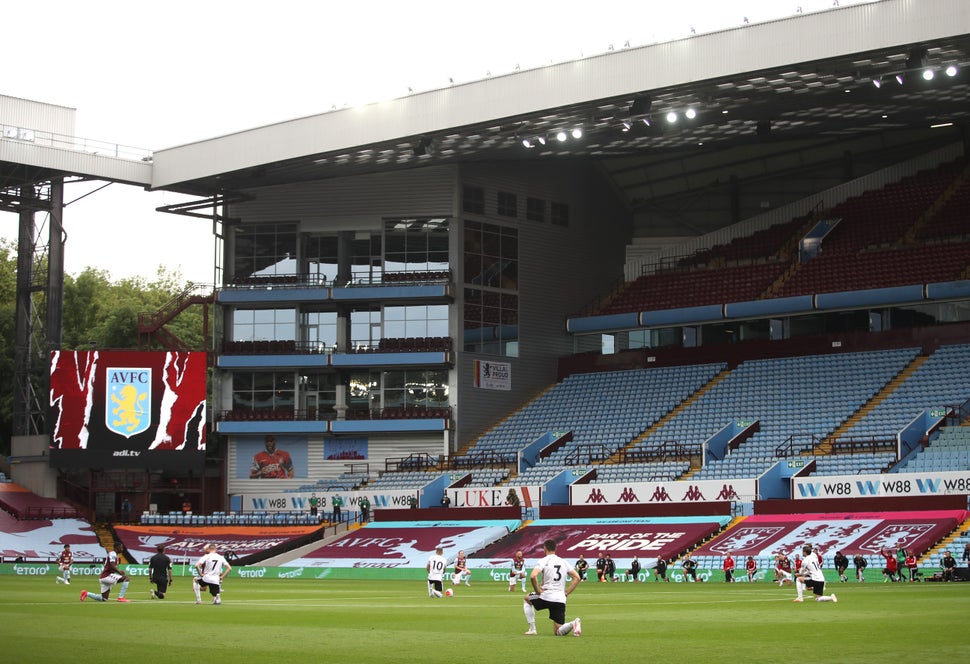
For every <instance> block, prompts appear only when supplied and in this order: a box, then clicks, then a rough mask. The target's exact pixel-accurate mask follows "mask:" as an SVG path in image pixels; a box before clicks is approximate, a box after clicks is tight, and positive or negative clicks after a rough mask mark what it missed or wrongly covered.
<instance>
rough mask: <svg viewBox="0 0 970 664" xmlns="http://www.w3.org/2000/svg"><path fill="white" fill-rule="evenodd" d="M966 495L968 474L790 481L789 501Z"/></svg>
mask: <svg viewBox="0 0 970 664" xmlns="http://www.w3.org/2000/svg"><path fill="white" fill-rule="evenodd" d="M968 493H970V471H957V472H936V473H932V472H931V473H892V474H890V475H831V476H824V477H819V476H814V475H813V476H811V477H805V478H800V477H796V478H792V498H795V499H799V500H800V499H814V498H873V497H879V498H889V497H894V496H948V495H953V494H968Z"/></svg>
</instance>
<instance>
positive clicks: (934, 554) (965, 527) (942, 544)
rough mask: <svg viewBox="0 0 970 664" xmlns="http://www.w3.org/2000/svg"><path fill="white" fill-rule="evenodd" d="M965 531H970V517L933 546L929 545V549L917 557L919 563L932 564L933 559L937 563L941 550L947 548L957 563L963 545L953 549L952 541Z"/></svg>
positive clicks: (941, 554)
mask: <svg viewBox="0 0 970 664" xmlns="http://www.w3.org/2000/svg"><path fill="white" fill-rule="evenodd" d="M967 531H970V518H968V519H967V520H966V521H964V522H963V523H961V524H960V525H959V526H957V527H956V528H955V529H953V531H952V532H951V533H950V534H949V535H947V536H946V537H944V538H943V539H941V540H940V541H939V542H937V544H936V545H935V546H933V547H931V548H930V549H929V551H927V552H926V553H924V554H923V555H922V556H921V557H920V559H919V563H920V565H923V564H926V565H933V564H934V561H935V562H936V563H938V562H939V560H940V558H941V557H942V556H943V552H944V551H946V550H947V549H949V550H950V553H952V554H953V557H954V558H956V559H957V563H958V564H959V562H960V556H962V555H963V547H959V549H955V548H954V544H953V541H954V540H955V539H956V538H957V537H960V536H961V535H962V534H963V533H965V532H967Z"/></svg>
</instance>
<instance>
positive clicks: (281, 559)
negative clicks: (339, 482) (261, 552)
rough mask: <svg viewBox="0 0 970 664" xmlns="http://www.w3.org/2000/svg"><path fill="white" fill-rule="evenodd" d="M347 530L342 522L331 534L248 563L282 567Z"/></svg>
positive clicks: (347, 526)
mask: <svg viewBox="0 0 970 664" xmlns="http://www.w3.org/2000/svg"><path fill="white" fill-rule="evenodd" d="M354 525H355V527H356V528H360V527H361V526H359V525H357V524H354ZM348 530H351V527H350V524H344V526H343V527H340V528H337V532H335V533H334V534H333V535H329V536H327V537H322V538H320V539H318V540H316V541H313V542H310V543H309V544H304V545H303V546H300V547H297V548H295V549H293V550H292V551H286V552H284V553H281V554H279V555H276V556H270V557H269V558H265V559H263V560H260V561H259V562H255V563H250V564H251V565H265V566H267V567H284V566H286V563H288V562H290V561H291V560H296V559H297V558H302V557H303V556H305V555H306V554H308V553H310V552H312V551H316V550H317V549H319V548H320V547H321V546H326V545H327V544H330V542H333V541H334V540H337V539H339V538H341V537H343V536H344V535H345V534H346V533H347V531H348Z"/></svg>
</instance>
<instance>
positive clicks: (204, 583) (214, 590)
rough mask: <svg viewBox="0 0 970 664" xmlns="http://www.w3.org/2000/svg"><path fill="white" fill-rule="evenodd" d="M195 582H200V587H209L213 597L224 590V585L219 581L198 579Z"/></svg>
mask: <svg viewBox="0 0 970 664" xmlns="http://www.w3.org/2000/svg"><path fill="white" fill-rule="evenodd" d="M195 582H196V583H198V584H199V588H202V589H203V590H204V589H206V588H208V589H209V594H210V595H212V596H213V597H215V596H216V595H218V594H219V593H220V592H222V586H221V585H220V584H218V583H209V582H208V581H203V580H202V579H196V580H195Z"/></svg>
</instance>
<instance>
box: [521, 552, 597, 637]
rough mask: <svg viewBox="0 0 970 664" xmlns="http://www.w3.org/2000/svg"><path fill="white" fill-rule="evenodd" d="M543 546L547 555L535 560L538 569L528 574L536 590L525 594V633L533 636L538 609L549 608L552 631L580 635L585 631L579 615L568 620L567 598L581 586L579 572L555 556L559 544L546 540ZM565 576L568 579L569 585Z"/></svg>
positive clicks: (523, 607)
mask: <svg viewBox="0 0 970 664" xmlns="http://www.w3.org/2000/svg"><path fill="white" fill-rule="evenodd" d="M542 548H543V550H544V552H545V554H546V555H545V556H543V557H542V559H540V560H539V562H538V563H536V566H535V569H533V570H532V574H530V575H529V581H531V582H532V589H533V591H534V592H531V593H529V594H528V595H526V596H525V602H524V604H523V605H522V610H523V611H524V612H525V619H526V620H527V621H528V622H529V629H528V631H526V635H528V636H532V635H534V634H535V633H536V609H538V610H539V611H542V610H544V609H549V620H551V621H552V624H553V625H554V628H553V634H555V635H556V636H566V635H567V634H569V633H570V632H572V634H573V636H579V635H580V634H582V628H581V627H580V623H579V618H575V619H573V620H572V621H571V622H566V598H567V597H569V595H571V594H572V592H573V590H575V589H576V586H577V585H579V573H578V572H576V570H575V569H573V566H572V565H570V564H569V563H568V562H566V561H565V560H563V559H562V558H560V557H559V556H557V555H556V543H555V542H554V541H553V540H546V541H545V542H544V543H543V545H542ZM540 577H541V578H542V585H541V586H540V585H539V578H540ZM566 579H569V584H568V585H567V584H566Z"/></svg>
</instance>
